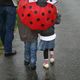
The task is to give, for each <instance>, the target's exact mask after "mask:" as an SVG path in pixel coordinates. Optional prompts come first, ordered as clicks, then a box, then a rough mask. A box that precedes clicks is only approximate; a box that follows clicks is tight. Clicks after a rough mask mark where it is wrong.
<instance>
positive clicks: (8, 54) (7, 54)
mask: <svg viewBox="0 0 80 80" xmlns="http://www.w3.org/2000/svg"><path fill="white" fill-rule="evenodd" d="M15 54H16V51H12V52H5V54H4V56H5V57H8V56H13V55H15Z"/></svg>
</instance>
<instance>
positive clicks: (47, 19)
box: [17, 0, 57, 30]
mask: <svg viewBox="0 0 80 80" xmlns="http://www.w3.org/2000/svg"><path fill="white" fill-rule="evenodd" d="M17 14H18V16H19V17H20V19H21V22H22V23H23V24H24V25H26V27H29V28H30V29H32V30H47V29H48V28H49V27H51V26H52V25H54V24H55V22H56V18H57V9H56V7H55V6H54V5H52V4H50V3H47V2H46V1H45V0H38V1H37V2H31V3H29V2H27V0H20V1H19V4H18V8H17Z"/></svg>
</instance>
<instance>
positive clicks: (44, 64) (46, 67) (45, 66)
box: [43, 59, 49, 69]
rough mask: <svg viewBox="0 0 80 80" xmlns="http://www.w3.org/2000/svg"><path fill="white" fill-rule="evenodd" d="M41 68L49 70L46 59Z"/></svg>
mask: <svg viewBox="0 0 80 80" xmlns="http://www.w3.org/2000/svg"><path fill="white" fill-rule="evenodd" d="M43 67H44V68H45V69H48V68H49V63H48V59H44V63H43Z"/></svg>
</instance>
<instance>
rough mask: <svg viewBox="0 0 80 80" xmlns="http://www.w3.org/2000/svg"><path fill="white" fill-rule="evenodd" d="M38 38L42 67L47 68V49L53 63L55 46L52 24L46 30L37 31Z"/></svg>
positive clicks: (54, 1) (54, 0)
mask: <svg viewBox="0 0 80 80" xmlns="http://www.w3.org/2000/svg"><path fill="white" fill-rule="evenodd" d="M48 2H49V3H51V4H55V3H56V2H57V1H56V0H53V2H51V1H48ZM39 38H40V42H39V50H41V51H43V56H44V62H43V67H44V68H46V69H48V68H49V63H48V59H49V58H48V51H49V55H50V63H54V61H55V58H54V48H55V38H56V33H55V28H54V26H52V27H50V28H49V29H48V30H45V31H41V32H40V33H39Z"/></svg>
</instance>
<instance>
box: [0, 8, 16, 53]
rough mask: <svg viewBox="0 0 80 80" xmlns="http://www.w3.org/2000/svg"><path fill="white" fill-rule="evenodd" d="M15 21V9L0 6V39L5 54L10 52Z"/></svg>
mask: <svg viewBox="0 0 80 80" xmlns="http://www.w3.org/2000/svg"><path fill="white" fill-rule="evenodd" d="M15 21H16V7H14V6H0V38H1V41H2V43H3V46H4V50H5V52H12V40H13V38H14V27H15Z"/></svg>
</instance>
